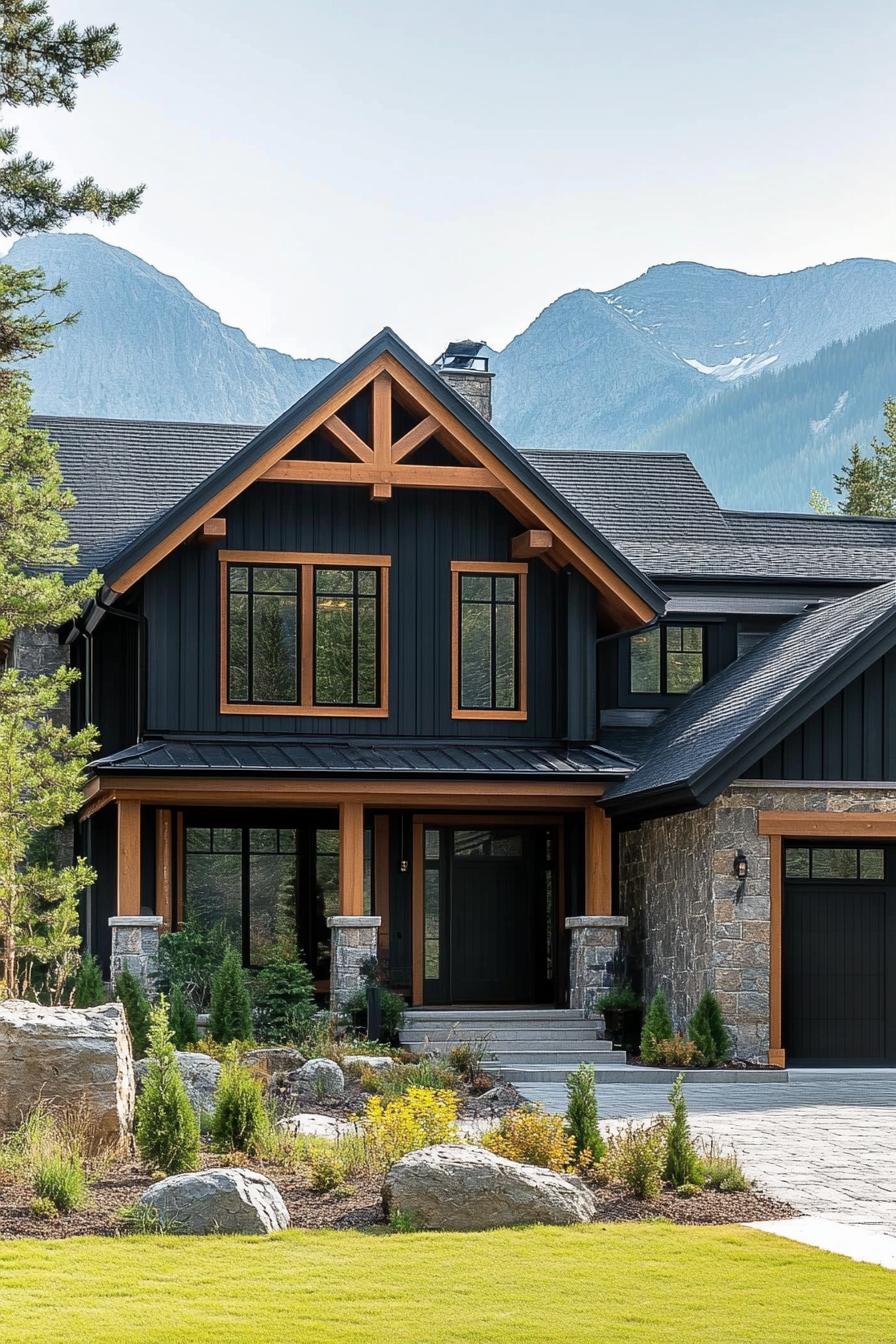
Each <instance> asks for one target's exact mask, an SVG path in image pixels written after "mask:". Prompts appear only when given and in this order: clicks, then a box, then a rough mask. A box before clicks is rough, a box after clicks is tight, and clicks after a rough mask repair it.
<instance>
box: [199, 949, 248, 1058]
mask: <svg viewBox="0 0 896 1344" xmlns="http://www.w3.org/2000/svg"><path fill="white" fill-rule="evenodd" d="M208 1031H209V1035H210V1036H211V1037H212V1038H213V1040H216V1041H217V1042H218V1044H219V1045H229V1044H230V1043H231V1041H250V1040H251V1039H252V1004H251V1001H250V999H249V990H248V988H247V986H246V973H245V971H244V970H243V967H242V964H241V962H240V959H239V956H238V954H237V951H236V948H234V947H228V949H227V951H226V952H225V953H224V960H223V961H222V962H221V965H220V966H219V967H218V969H217V971H216V972H215V975H214V978H213V980H212V1000H211V1008H210V1009H209V1017H208Z"/></svg>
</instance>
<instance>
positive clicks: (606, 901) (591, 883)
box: [585, 803, 613, 915]
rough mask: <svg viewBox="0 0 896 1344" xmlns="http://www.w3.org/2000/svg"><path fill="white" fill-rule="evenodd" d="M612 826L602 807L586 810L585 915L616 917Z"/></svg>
mask: <svg viewBox="0 0 896 1344" xmlns="http://www.w3.org/2000/svg"><path fill="white" fill-rule="evenodd" d="M612 875H613V826H612V822H611V821H610V818H609V817H608V816H607V814H606V813H605V812H604V811H603V810H602V809H601V808H599V807H595V805H594V804H593V803H589V804H588V806H587V808H586V809H585V914H586V915H611V914H612V913H613V876H612Z"/></svg>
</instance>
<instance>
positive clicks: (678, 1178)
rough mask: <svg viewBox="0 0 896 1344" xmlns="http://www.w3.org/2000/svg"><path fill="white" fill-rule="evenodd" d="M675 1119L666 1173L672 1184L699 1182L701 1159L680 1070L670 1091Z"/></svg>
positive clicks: (670, 1128)
mask: <svg viewBox="0 0 896 1344" xmlns="http://www.w3.org/2000/svg"><path fill="white" fill-rule="evenodd" d="M669 1101H670V1102H671V1104H672V1119H671V1120H670V1121H669V1124H668V1125H667V1127H666V1167H665V1172H664V1176H665V1179H666V1180H667V1181H669V1183H670V1184H671V1185H674V1186H676V1187H677V1186H679V1185H699V1184H700V1183H701V1179H700V1161H699V1158H698V1157H697V1154H696V1152H695V1151H694V1145H693V1143H692V1142H691V1132H690V1128H689V1126H688V1108H687V1103H686V1101H685V1099H684V1074H683V1073H680V1074H679V1075H678V1077H677V1078H676V1079H675V1082H674V1083H673V1084H672V1091H671V1092H670V1093H669Z"/></svg>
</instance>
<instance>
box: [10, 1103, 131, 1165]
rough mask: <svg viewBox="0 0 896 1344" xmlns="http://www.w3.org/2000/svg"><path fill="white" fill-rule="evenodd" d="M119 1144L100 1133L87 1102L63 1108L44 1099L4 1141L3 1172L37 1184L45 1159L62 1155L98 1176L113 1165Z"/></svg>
mask: <svg viewBox="0 0 896 1344" xmlns="http://www.w3.org/2000/svg"><path fill="white" fill-rule="evenodd" d="M118 1146H119V1145H118V1144H117V1143H110V1142H109V1141H108V1140H107V1139H105V1138H104V1137H102V1136H99V1135H97V1132H96V1124H95V1121H94V1118H93V1116H92V1115H91V1114H90V1111H89V1110H88V1108H87V1105H86V1102H83V1103H81V1104H80V1105H77V1106H71V1107H68V1108H66V1109H63V1110H60V1109H57V1108H53V1107H51V1106H50V1105H49V1104H48V1103H47V1102H45V1101H40V1102H38V1104H37V1105H36V1106H34V1107H33V1108H32V1109H31V1110H30V1111H29V1112H28V1114H27V1115H26V1116H25V1118H24V1119H23V1121H22V1123H21V1124H20V1125H19V1126H18V1128H16V1129H14V1130H13V1131H12V1133H10V1134H8V1135H7V1136H6V1137H5V1138H4V1139H2V1140H0V1172H3V1173H7V1174H8V1175H10V1176H12V1177H13V1178H14V1179H17V1180H20V1181H25V1182H28V1183H33V1181H34V1173H35V1171H36V1170H37V1168H38V1166H39V1165H40V1164H41V1163H42V1162H44V1161H46V1160H47V1159H49V1158H55V1157H61V1158H63V1159H65V1160H71V1161H74V1162H75V1163H77V1165H78V1166H80V1167H81V1168H82V1169H83V1170H84V1171H85V1172H86V1174H87V1176H88V1177H89V1178H94V1177H97V1176H101V1175H102V1174H103V1173H104V1172H105V1171H106V1170H107V1169H108V1167H109V1166H110V1165H111V1164H112V1162H113V1161H114V1160H115V1158H116V1156H117V1152H118Z"/></svg>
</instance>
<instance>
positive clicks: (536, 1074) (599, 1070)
mask: <svg viewBox="0 0 896 1344" xmlns="http://www.w3.org/2000/svg"><path fill="white" fill-rule="evenodd" d="M625 1070H626V1065H625V1060H624V1058H623V1059H620V1061H619V1063H618V1064H612V1063H608V1064H601V1065H595V1068H594V1081H595V1083H598V1084H600V1083H616V1082H619V1081H620V1078H619V1075H620V1074H622V1073H624V1072H625ZM488 1072H489V1073H492V1074H494V1076H495V1077H496V1078H500V1079H502V1081H504V1082H505V1083H513V1084H514V1086H517V1087H518V1086H519V1084H520V1083H554V1084H555V1085H556V1086H558V1087H565V1086H566V1080H567V1078H568V1077H569V1075H570V1074H571V1073H572V1072H573V1069H572V1068H571V1067H570V1066H569V1065H568V1064H567V1065H561V1066H560V1067H559V1068H549V1067H547V1066H544V1067H542V1066H539V1065H534V1066H533V1067H531V1068H527V1067H526V1066H524V1065H520V1067H519V1068H490V1069H489V1070H488Z"/></svg>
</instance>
